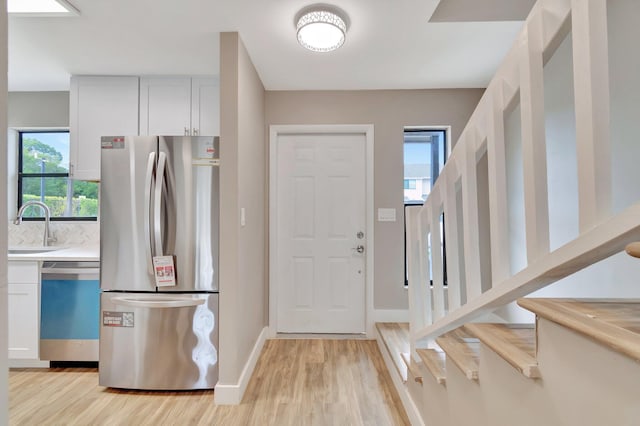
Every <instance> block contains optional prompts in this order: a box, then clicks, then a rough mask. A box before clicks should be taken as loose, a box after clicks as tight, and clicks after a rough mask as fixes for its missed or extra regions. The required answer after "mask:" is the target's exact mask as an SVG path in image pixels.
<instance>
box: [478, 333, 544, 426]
mask: <svg viewBox="0 0 640 426" xmlns="http://www.w3.org/2000/svg"><path fill="white" fill-rule="evenodd" d="M480 361H481V362H480V371H479V376H480V380H479V383H480V386H481V388H482V396H483V400H484V408H485V410H486V415H487V421H488V424H490V425H492V426H513V425H518V426H540V425H545V426H546V425H549V426H550V425H555V423H553V422H548V421H546V420H545V416H546V415H547V414H546V413H549V412H553V411H555V410H556V408H555V407H553V405H552V403H551V401H550V400H549V399H548V398H547V397H546V395H545V392H544V388H543V386H542V382H541V381H540V380H533V379H529V378H527V377H525V376H524V375H522V373H520V372H519V371H518V370H516V369H515V368H514V367H513V366H511V365H510V364H509V363H508V362H506V361H505V360H504V359H503V358H502V357H500V355H498V354H496V353H495V352H494V351H493V350H491V349H490V348H488V347H487V346H485V345H482V346H481V347H480Z"/></svg>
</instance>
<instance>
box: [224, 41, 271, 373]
mask: <svg viewBox="0 0 640 426" xmlns="http://www.w3.org/2000/svg"><path fill="white" fill-rule="evenodd" d="M220 51H221V55H220V105H222V106H223V107H222V108H221V120H220V162H221V166H220V186H221V188H220V205H221V208H220V246H221V250H220V298H221V301H222V303H221V304H220V383H221V384H223V385H236V384H238V382H239V379H240V376H241V373H242V369H243V368H244V366H245V364H246V362H247V360H248V359H249V356H250V354H251V350H252V349H253V346H254V345H255V343H256V341H257V340H258V336H259V335H260V332H261V331H262V329H263V328H264V327H265V326H266V325H267V320H266V303H267V296H266V291H265V286H266V284H267V283H266V267H265V259H266V257H267V256H266V249H265V247H266V242H265V234H266V230H265V211H266V201H265V187H266V186H265V185H266V183H265V175H266V171H265V169H266V157H265V146H266V142H265V133H264V129H265V122H264V115H265V111H264V96H265V91H264V87H263V85H262V82H261V81H260V77H259V76H258V74H257V72H256V70H255V68H254V66H253V64H252V62H251V59H250V58H249V55H248V54H247V51H246V49H245V47H244V45H243V43H242V41H241V40H240V38H239V36H238V34H237V33H222V34H221V35H220ZM240 208H245V210H246V226H240V221H239V217H240Z"/></svg>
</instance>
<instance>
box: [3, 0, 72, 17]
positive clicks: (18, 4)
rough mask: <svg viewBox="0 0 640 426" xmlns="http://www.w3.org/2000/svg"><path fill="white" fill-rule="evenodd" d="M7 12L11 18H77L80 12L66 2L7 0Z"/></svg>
mask: <svg viewBox="0 0 640 426" xmlns="http://www.w3.org/2000/svg"><path fill="white" fill-rule="evenodd" d="M7 12H8V13H10V14H11V15H13V16H28V17H50V16H78V15H80V11H78V9H76V8H75V7H74V6H73V5H72V4H71V3H69V2H68V1H67V0H8V1H7Z"/></svg>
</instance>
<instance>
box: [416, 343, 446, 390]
mask: <svg viewBox="0 0 640 426" xmlns="http://www.w3.org/2000/svg"><path fill="white" fill-rule="evenodd" d="M416 353H417V354H418V357H420V360H421V361H422V363H423V364H424V366H425V367H426V368H427V370H429V372H430V373H431V375H432V376H433V378H434V379H436V382H437V383H438V384H440V385H444V384H446V383H447V374H446V369H445V360H446V355H445V354H444V352H440V351H437V350H435V349H417V350H416Z"/></svg>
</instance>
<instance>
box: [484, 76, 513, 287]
mask: <svg viewBox="0 0 640 426" xmlns="http://www.w3.org/2000/svg"><path fill="white" fill-rule="evenodd" d="M492 88H493V90H494V93H493V94H492V95H491V97H490V98H489V102H487V104H488V106H489V108H490V111H489V117H488V119H487V126H488V131H487V161H488V163H489V209H490V211H491V218H490V223H491V273H492V278H493V282H494V283H500V282H501V281H502V280H504V279H506V278H507V277H509V275H510V274H511V263H510V259H511V253H510V248H509V227H508V226H505V224H508V223H509V207H508V204H507V161H506V160H507V156H506V148H505V140H504V105H503V104H502V102H501V99H502V84H495V85H494V86H493V87H492ZM495 92H498V93H495Z"/></svg>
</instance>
